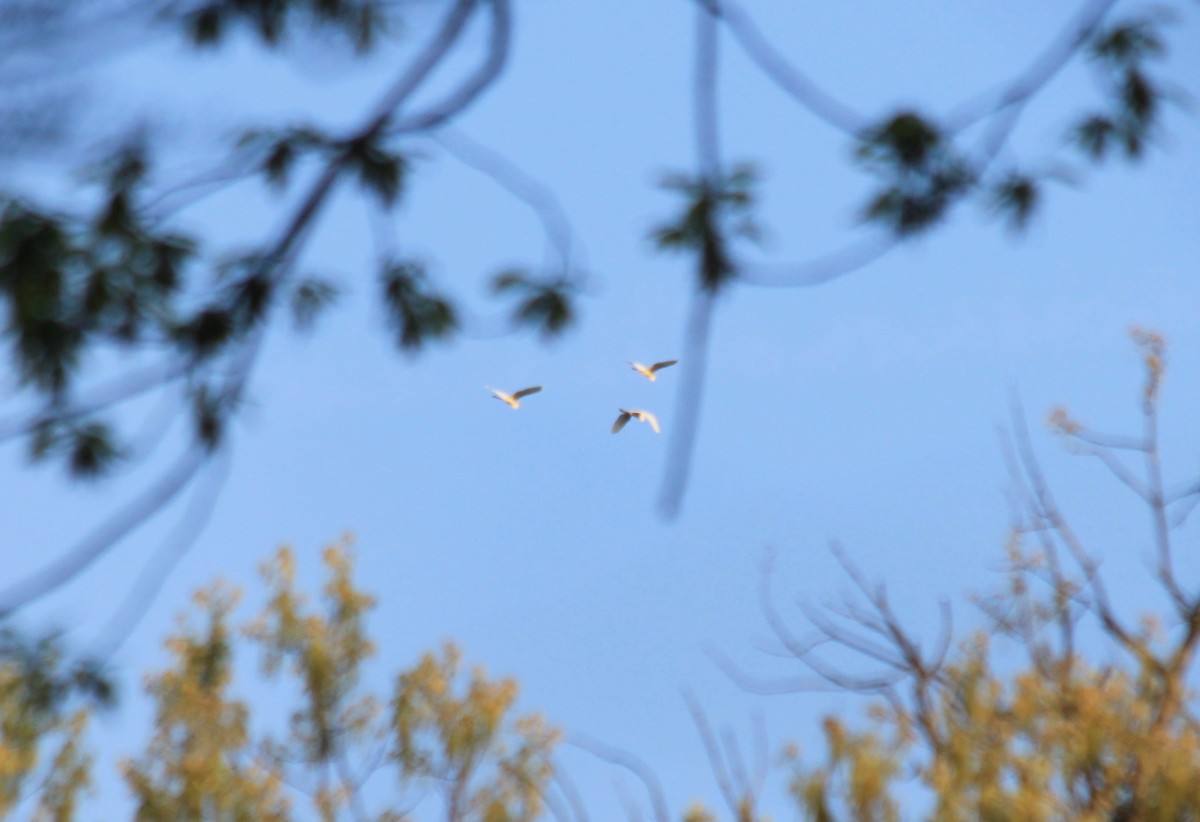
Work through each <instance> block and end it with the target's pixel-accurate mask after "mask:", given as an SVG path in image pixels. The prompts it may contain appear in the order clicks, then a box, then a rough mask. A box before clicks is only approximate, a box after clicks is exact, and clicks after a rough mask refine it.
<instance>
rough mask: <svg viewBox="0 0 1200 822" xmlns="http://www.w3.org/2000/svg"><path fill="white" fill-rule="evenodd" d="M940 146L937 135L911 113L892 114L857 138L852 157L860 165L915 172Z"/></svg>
mask: <svg viewBox="0 0 1200 822" xmlns="http://www.w3.org/2000/svg"><path fill="white" fill-rule="evenodd" d="M941 146H942V136H941V132H940V131H939V130H938V129H937V127H936V126H934V125H933V124H932V123H930V122H929V121H927V120H926V119H925V118H923V117H922V116H921V115H919V114H917V113H916V112H912V111H901V112H898V113H896V114H893V115H892V116H891V117H889V118H888V119H886V120H884V121H883V122H882V123H880V124H879V125H877V126H874V127H871V128H868V129H865V130H864V131H863V132H862V133H861V134H860V135H859V136H858V146H857V148H856V149H855V156H856V157H857V158H858V159H859V160H862V161H864V162H868V163H879V164H883V165H887V166H892V167H896V168H902V169H917V168H920V167H921V166H923V165H925V164H926V163H928V162H929V160H930V159H931V157H933V156H934V154H935V153H936V152H937V150H938V149H939V148H940V147H941Z"/></svg>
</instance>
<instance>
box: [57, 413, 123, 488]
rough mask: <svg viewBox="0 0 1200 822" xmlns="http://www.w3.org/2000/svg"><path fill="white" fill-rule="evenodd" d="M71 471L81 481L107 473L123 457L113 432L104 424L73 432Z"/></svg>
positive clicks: (83, 427) (86, 426)
mask: <svg viewBox="0 0 1200 822" xmlns="http://www.w3.org/2000/svg"><path fill="white" fill-rule="evenodd" d="M70 437H71V446H70V447H71V452H70V462H69V465H70V469H71V473H72V474H73V475H74V476H76V477H79V478H81V479H95V478H97V477H100V476H102V475H103V474H105V473H107V472H108V471H109V470H110V469H111V468H112V467H113V465H114V464H115V463H116V461H117V459H118V458H119V457H120V456H121V451H120V449H118V448H117V446H116V444H115V442H114V440H113V434H112V430H111V429H110V428H109V426H108V425H106V424H105V423H102V422H91V423H88V424H86V425H84V426H82V427H80V428H76V429H74V430H72V431H71V434H70Z"/></svg>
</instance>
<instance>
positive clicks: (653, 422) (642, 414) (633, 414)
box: [612, 408, 659, 434]
mask: <svg viewBox="0 0 1200 822" xmlns="http://www.w3.org/2000/svg"><path fill="white" fill-rule="evenodd" d="M619 410H620V412H621V416H619V417H617V421H616V422H614V423H613V427H612V432H613V433H614V434H615V433H617V432H618V431H620V430H621V429H622V428H624V427H625V423H627V422H629V421H630V420H631V419H634V420H637V421H638V422H648V423H650V427H651V428H653V429H654V433H655V434H657V433H659V428H658V417H656V416H654V415H653V414H651V413H650V412H649V411H627V410H625V409H624V408H621V409H619Z"/></svg>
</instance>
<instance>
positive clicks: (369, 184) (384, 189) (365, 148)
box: [347, 143, 408, 208]
mask: <svg viewBox="0 0 1200 822" xmlns="http://www.w3.org/2000/svg"><path fill="white" fill-rule="evenodd" d="M347 157H348V158H349V161H350V164H351V165H352V166H353V167H354V168H355V169H356V171H357V172H358V181H359V184H360V185H361V186H362V187H363V188H364V189H366V190H367V191H369V192H371V193H372V194H374V195H375V197H377V198H378V199H379V202H380V203H381V204H383V206H384V207H385V208H390V207H391V206H393V205H395V203H396V200H397V198H398V197H399V196H400V193H401V191H402V190H403V187H404V179H405V176H406V173H407V171H408V159H407V158H406V157H405V156H404V155H402V154H398V153H396V152H390V151H385V150H383V149H380V148H378V147H376V146H375V145H373V144H371V143H363V144H357V145H354V146H352V147H351V148H350V151H349V153H348V154H347Z"/></svg>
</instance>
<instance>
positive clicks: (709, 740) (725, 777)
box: [683, 690, 740, 819]
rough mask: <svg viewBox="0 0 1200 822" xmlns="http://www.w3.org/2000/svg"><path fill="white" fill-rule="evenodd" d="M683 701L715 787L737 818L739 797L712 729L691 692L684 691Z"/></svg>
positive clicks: (738, 815)
mask: <svg viewBox="0 0 1200 822" xmlns="http://www.w3.org/2000/svg"><path fill="white" fill-rule="evenodd" d="M683 699H684V701H685V702H686V703H687V706H688V711H689V712H690V713H691V714H692V721H693V722H694V723H695V725H696V730H697V731H698V732H699V733H700V741H701V742H702V743H703V744H704V752H705V754H707V755H708V766H709V768H710V769H711V770H712V772H713V776H714V777H715V778H716V780H717V787H718V788H720V789H721V796H723V797H724V798H725V804H726V805H728V806H729V809H730V810H731V811H732V812H733V816H734V818H735V819H736V818H739V817H740V814H739V813H738V810H739V808H738V806H739V804H740V802H739V799H740V797H739V796H738V791H737V788H736V787H735V786H734V784H733V778H732V777H731V775H730V773H729V768H728V766H727V764H726V762H725V757H723V756H722V755H721V747H720V745H718V744H717V738H716V737H715V736H714V735H713V732H712V728H710V727H709V725H708V717H706V716H705V715H704V709H703V708H701V707H700V704H699V703H698V702H697V701H696V697H695V696H694V695H693V694H692V692H691V691H688V690H685V691H684V692H683Z"/></svg>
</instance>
